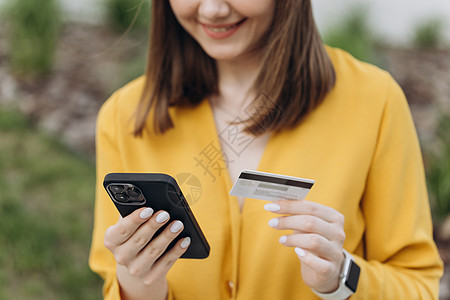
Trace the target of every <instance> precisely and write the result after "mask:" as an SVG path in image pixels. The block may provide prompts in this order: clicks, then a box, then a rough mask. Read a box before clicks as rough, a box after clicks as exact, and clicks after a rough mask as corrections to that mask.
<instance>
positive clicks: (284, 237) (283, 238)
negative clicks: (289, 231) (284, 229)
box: [278, 235, 287, 244]
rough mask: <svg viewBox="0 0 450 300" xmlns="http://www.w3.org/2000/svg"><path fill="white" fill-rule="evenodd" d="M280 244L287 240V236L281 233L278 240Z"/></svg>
mask: <svg viewBox="0 0 450 300" xmlns="http://www.w3.org/2000/svg"><path fill="white" fill-rule="evenodd" d="M278 241H279V242H280V243H281V244H284V243H286V241H287V236H285V235H283V236H282V237H280V239H279V240H278Z"/></svg>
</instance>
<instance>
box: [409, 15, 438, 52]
mask: <svg viewBox="0 0 450 300" xmlns="http://www.w3.org/2000/svg"><path fill="white" fill-rule="evenodd" d="M443 39H444V22H443V21H442V20H440V19H430V20H427V21H424V22H422V23H420V24H418V25H417V27H416V29H415V33H414V38H413V44H414V46H416V47H417V48H419V49H423V50H428V49H434V48H437V47H438V46H439V45H440V44H441V43H442V42H443Z"/></svg>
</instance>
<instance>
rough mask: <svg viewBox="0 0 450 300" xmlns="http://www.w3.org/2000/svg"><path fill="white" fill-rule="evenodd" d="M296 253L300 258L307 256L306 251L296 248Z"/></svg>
mask: <svg viewBox="0 0 450 300" xmlns="http://www.w3.org/2000/svg"><path fill="white" fill-rule="evenodd" d="M294 251H295V253H297V255H298V257H304V256H305V254H306V253H305V251H304V250H303V249H302V248H299V247H296V248H295V249H294Z"/></svg>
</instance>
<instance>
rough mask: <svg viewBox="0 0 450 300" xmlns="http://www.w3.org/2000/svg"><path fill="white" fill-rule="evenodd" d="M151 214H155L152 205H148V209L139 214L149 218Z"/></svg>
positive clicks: (143, 217)
mask: <svg viewBox="0 0 450 300" xmlns="http://www.w3.org/2000/svg"><path fill="white" fill-rule="evenodd" d="M151 215H153V209H151V208H150V207H147V208H146V209H144V210H143V211H141V213H140V214H139V217H141V219H147V218H148V217H150V216H151Z"/></svg>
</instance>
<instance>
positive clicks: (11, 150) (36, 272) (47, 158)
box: [0, 109, 101, 300]
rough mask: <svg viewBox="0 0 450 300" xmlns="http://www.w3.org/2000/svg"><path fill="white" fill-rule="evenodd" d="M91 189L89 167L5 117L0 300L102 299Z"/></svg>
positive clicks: (0, 128)
mask: <svg viewBox="0 0 450 300" xmlns="http://www.w3.org/2000/svg"><path fill="white" fill-rule="evenodd" d="M94 184H95V170H94V166H93V164H92V163H91V162H88V161H86V160H85V159H83V158H80V157H78V156H76V155H74V154H73V153H71V152H69V151H68V150H67V149H66V148H65V147H64V146H62V145H61V144H60V143H59V142H58V141H57V140H55V139H53V138H51V137H48V136H46V135H44V134H43V133H40V132H38V131H36V130H34V129H32V128H30V126H29V124H27V122H26V120H25V119H24V118H23V117H22V116H21V115H20V114H19V113H17V112H15V111H11V110H5V109H0V228H1V229H0V245H1V246H0V266H1V267H0V299H19V300H20V299H101V280H100V279H99V278H98V277H97V276H96V275H95V274H93V273H92V272H91V271H90V270H89V268H88V265H87V260H88V252H89V246H90V239H91V230H92V215H93V203H94Z"/></svg>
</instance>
